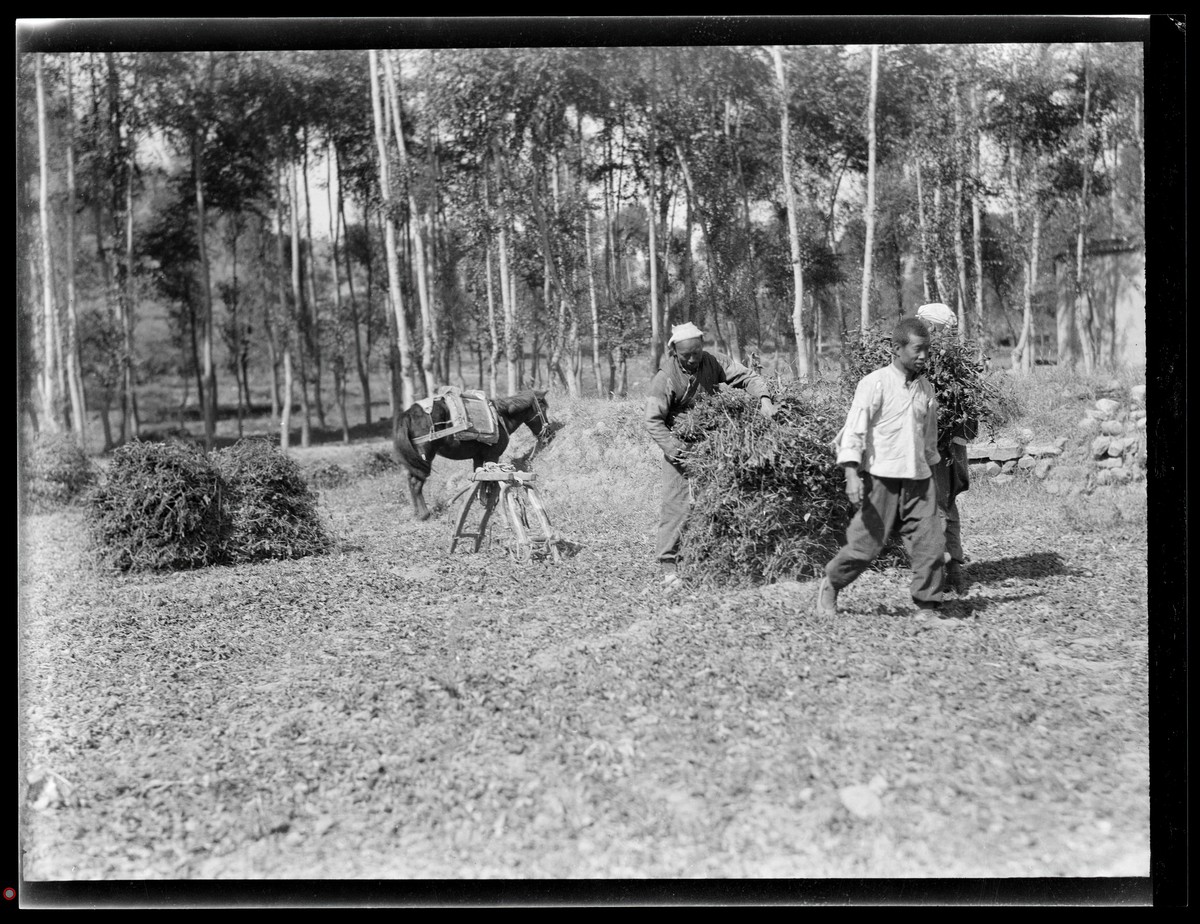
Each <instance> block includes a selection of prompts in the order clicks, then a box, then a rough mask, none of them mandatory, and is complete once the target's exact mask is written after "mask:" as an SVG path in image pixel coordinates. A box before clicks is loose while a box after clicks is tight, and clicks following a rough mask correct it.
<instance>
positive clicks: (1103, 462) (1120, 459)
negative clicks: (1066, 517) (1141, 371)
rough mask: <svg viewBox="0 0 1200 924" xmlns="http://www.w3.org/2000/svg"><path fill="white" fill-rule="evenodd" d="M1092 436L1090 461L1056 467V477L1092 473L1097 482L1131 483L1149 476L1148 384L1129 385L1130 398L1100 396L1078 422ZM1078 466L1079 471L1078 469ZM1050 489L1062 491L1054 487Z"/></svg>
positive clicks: (1078, 476)
mask: <svg viewBox="0 0 1200 924" xmlns="http://www.w3.org/2000/svg"><path fill="white" fill-rule="evenodd" d="M1077 426H1078V428H1079V429H1080V430H1082V431H1083V432H1084V433H1086V434H1089V435H1091V436H1092V440H1091V443H1090V445H1089V446H1088V454H1087V464H1085V465H1083V466H1069V468H1070V469H1072V471H1070V472H1064V471H1063V470H1062V469H1061V468H1060V469H1056V470H1055V473H1054V474H1055V478H1056V480H1061V479H1063V477H1064V476H1069V477H1070V478H1071V479H1074V480H1079V479H1080V478H1085V479H1086V478H1088V477H1089V476H1090V477H1091V479H1092V480H1093V481H1094V483H1095V484H1098V485H1104V484H1128V483H1129V482H1131V481H1142V480H1144V479H1145V477H1146V386H1144V385H1137V386H1134V387H1133V388H1132V389H1130V393H1129V401H1128V402H1127V403H1122V402H1121V401H1118V400H1116V399H1114V398H1100V399H1099V400H1097V401H1096V403H1095V405H1094V406H1092V407H1090V408H1088V409H1087V410H1086V411H1084V415H1083V418H1082V419H1081V420H1080V421H1079V422H1078V424H1077ZM1075 469H1079V471H1075ZM1047 490H1050V491H1051V493H1059V492H1058V491H1055V490H1052V489H1051V485H1050V484H1047Z"/></svg>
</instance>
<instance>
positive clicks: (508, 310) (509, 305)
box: [492, 139, 521, 395]
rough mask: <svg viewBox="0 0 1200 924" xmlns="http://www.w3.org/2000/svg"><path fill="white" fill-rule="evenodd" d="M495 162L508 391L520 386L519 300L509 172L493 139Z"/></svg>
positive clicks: (493, 158) (501, 299) (501, 296)
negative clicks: (510, 247)
mask: <svg viewBox="0 0 1200 924" xmlns="http://www.w3.org/2000/svg"><path fill="white" fill-rule="evenodd" d="M492 164H493V166H494V167H495V170H496V203H497V207H498V208H499V211H500V214H499V228H500V231H499V238H498V241H497V247H498V250H499V257H500V303H501V306H502V309H503V312H504V356H505V361H506V366H507V370H508V393H509V394H510V395H514V394H516V393H517V392H518V391H520V390H521V373H520V368H519V366H520V359H521V356H520V353H521V348H520V346H521V345H520V344H519V343H518V342H517V317H516V303H515V302H516V300H515V297H514V296H515V292H514V291H513V285H514V280H513V279H512V278H511V275H512V274H511V273H510V272H509V265H508V258H509V251H508V230H509V229H508V222H509V219H508V193H507V174H508V171H507V170H505V169H504V161H503V154H502V152H501V151H500V145H499V142H497V141H496V140H494V139H493V142H492Z"/></svg>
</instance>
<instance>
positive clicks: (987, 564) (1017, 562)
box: [963, 552, 1075, 584]
mask: <svg viewBox="0 0 1200 924" xmlns="http://www.w3.org/2000/svg"><path fill="white" fill-rule="evenodd" d="M1074 573H1075V572H1073V571H1072V570H1071V569H1070V568H1068V567H1067V566H1066V564H1065V563H1064V562H1063V558H1062V556H1061V555H1059V554H1058V552H1032V553H1030V554H1028V555H1016V556H1013V557H1011V558H997V559H994V560H989V561H978V562H971V563H969V564H967V565H964V566H963V574H964V576H965V577H966V579H967V581H968V583H970V584H991V583H995V582H996V581H1005V580H1009V579H1011V578H1025V579H1036V578H1043V577H1054V576H1056V575H1063V574H1074Z"/></svg>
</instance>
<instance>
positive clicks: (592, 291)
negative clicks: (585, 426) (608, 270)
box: [583, 202, 604, 398]
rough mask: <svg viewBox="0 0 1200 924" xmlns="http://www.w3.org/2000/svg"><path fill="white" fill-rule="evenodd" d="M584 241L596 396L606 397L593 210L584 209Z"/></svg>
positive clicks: (589, 207)
mask: <svg viewBox="0 0 1200 924" xmlns="http://www.w3.org/2000/svg"><path fill="white" fill-rule="evenodd" d="M583 241H584V244H583V246H584V250H585V251H586V259H587V280H588V300H589V303H590V305H591V308H592V373H593V374H594V375H595V377H596V396H597V397H600V398H603V397H604V372H603V369H602V368H601V366H600V301H599V299H598V297H597V295H596V265H595V261H594V259H593V254H592V209H591V206H590V204H588V203H587V202H585V203H584V207H583Z"/></svg>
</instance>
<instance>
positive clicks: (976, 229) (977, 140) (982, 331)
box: [971, 83, 991, 360]
mask: <svg viewBox="0 0 1200 924" xmlns="http://www.w3.org/2000/svg"><path fill="white" fill-rule="evenodd" d="M978 90H979V88H978V85H977V84H974V83H973V84H971V114H972V117H973V118H972V122H973V125H972V127H973V134H974V137H973V144H972V145H971V160H972V168H973V170H972V172H973V175H974V178H975V182H974V184H973V185H972V187H971V243H972V248H973V256H974V258H975V337H976V339H977V340H978V341H979V350H980V357H979V358H980V359H981V360H982V359H983V358H984V357H985V356H987V355H988V353H989V352H990V347H991V344H990V339H991V338H990V337H989V336H988V330H987V325H986V324H985V323H984V317H983V206H982V204H981V203H980V201H979V200H980V196H981V191H982V189H983V182H982V173H983V171H982V157H983V154H982V150H983V129H982V128H981V126H982V124H983V113H982V112H981V111H980V102H979V94H978Z"/></svg>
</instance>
